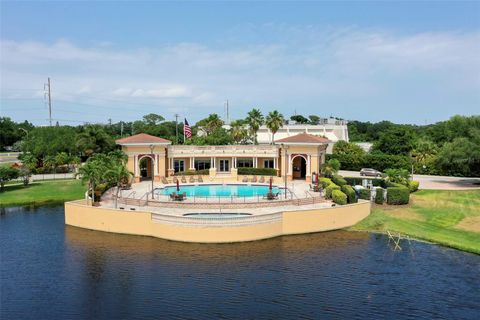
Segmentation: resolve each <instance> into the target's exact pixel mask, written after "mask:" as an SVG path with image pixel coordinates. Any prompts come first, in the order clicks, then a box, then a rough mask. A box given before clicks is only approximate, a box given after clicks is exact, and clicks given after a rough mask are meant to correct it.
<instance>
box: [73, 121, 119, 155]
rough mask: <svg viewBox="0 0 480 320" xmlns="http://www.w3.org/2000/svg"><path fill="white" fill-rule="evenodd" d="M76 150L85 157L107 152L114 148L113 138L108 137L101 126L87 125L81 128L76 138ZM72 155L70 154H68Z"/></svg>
mask: <svg viewBox="0 0 480 320" xmlns="http://www.w3.org/2000/svg"><path fill="white" fill-rule="evenodd" d="M75 146H76V148H77V149H78V150H79V151H80V152H81V153H83V154H84V155H86V156H92V155H93V154H95V153H102V152H108V151H111V150H113V149H114V148H115V142H114V141H113V138H112V137H111V136H109V135H108V134H107V133H106V132H105V130H104V129H103V128H102V126H99V125H87V126H85V127H83V128H81V130H80V133H79V134H78V135H77V137H76V143H75ZM70 153H72V152H70Z"/></svg>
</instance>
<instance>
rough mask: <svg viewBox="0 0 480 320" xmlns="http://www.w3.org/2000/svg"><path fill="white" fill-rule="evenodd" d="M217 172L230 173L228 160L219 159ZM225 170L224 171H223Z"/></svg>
mask: <svg viewBox="0 0 480 320" xmlns="http://www.w3.org/2000/svg"><path fill="white" fill-rule="evenodd" d="M219 162H220V163H219V166H218V167H219V168H218V171H219V172H230V160H229V159H220V161H219ZM225 169H226V170H225Z"/></svg>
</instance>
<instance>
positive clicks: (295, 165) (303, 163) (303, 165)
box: [292, 155, 307, 179]
mask: <svg viewBox="0 0 480 320" xmlns="http://www.w3.org/2000/svg"><path fill="white" fill-rule="evenodd" d="M306 175H307V159H305V157H304V156H302V155H296V156H294V157H293V158H292V178H293V179H305V177H306Z"/></svg>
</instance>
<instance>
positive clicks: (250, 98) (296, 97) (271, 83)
mask: <svg viewBox="0 0 480 320" xmlns="http://www.w3.org/2000/svg"><path fill="white" fill-rule="evenodd" d="M249 28H252V29H255V28H257V27H256V26H249ZM263 28H268V30H269V32H271V30H272V29H275V26H274V25H273V26H272V25H267V26H263ZM278 30H280V31H281V36H278V37H277V36H276V37H275V39H276V41H275V42H274V43H268V42H265V43H262V44H250V45H245V44H244V45H240V44H239V45H235V46H233V45H232V46H224V47H220V46H213V45H210V46H209V45H206V44H202V43H177V44H171V45H164V46H153V45H152V46H150V47H142V48H116V47H115V45H114V44H111V43H108V44H107V45H106V44H104V43H100V44H98V45H96V46H94V47H82V46H79V45H76V44H75V43H72V42H70V41H67V40H65V39H60V40H58V41H56V42H54V43H44V42H31V41H15V40H2V41H1V42H0V46H1V48H0V52H1V62H0V67H1V70H2V72H1V78H2V81H1V92H2V97H3V98H9V97H10V98H12V97H15V99H19V96H21V97H24V98H32V97H36V95H35V93H34V91H33V90H34V89H37V93H38V89H39V88H41V87H42V86H43V82H44V81H45V78H46V77H47V76H48V75H50V76H51V77H52V81H53V87H54V96H55V98H56V99H59V100H65V101H68V102H70V103H85V102H88V103H90V104H92V105H95V104H98V105H106V104H108V101H110V104H112V103H111V102H112V101H115V102H116V104H115V106H116V107H118V110H119V111H118V116H119V117H120V116H121V115H122V112H123V111H122V110H127V109H126V108H125V109H122V108H123V107H124V106H129V105H132V104H133V103H137V104H145V105H152V106H155V107H159V108H160V109H159V110H164V111H165V112H170V111H172V110H177V111H178V110H186V111H185V113H192V114H195V115H196V116H197V118H201V117H203V116H205V115H206V114H208V113H210V112H218V113H222V111H223V102H224V100H226V99H227V98H228V99H229V100H230V101H232V103H233V105H236V106H239V107H238V108H239V109H237V110H236V112H237V114H239V115H240V114H241V113H243V112H245V111H246V110H247V109H249V108H251V107H253V106H264V107H265V108H266V109H272V108H278V109H279V110H280V111H283V112H284V113H286V114H287V115H288V114H289V113H290V112H291V111H292V110H293V109H297V112H306V113H307V112H309V113H318V114H321V115H322V114H323V115H329V114H331V113H333V114H335V113H339V114H340V115H341V116H347V117H352V118H353V117H355V116H358V115H361V112H360V111H358V110H356V109H355V106H358V107H359V108H360V107H362V106H363V107H365V106H370V107H371V108H373V109H374V110H376V111H377V112H378V114H379V115H378V116H379V117H384V118H388V116H389V113H388V112H389V110H388V109H387V110H385V103H388V104H389V106H388V107H392V108H393V107H397V108H403V110H404V111H410V112H414V111H417V112H418V105H428V104H431V105H433V104H436V105H437V107H438V103H439V100H444V102H443V103H444V104H445V106H446V104H447V103H451V102H452V101H454V100H455V97H458V96H459V95H460V94H462V99H461V101H464V102H465V104H466V105H467V106H470V105H474V104H477V105H478V103H479V102H480V97H479V96H478V86H480V77H479V73H480V71H479V70H480V33H479V32H429V33H415V34H396V33H394V32H391V31H385V30H367V29H355V28H344V29H330V30H318V29H316V28H314V27H312V26H308V27H305V28H298V27H295V28H289V27H286V26H281V27H279V28H278ZM280 31H279V32H280ZM252 43H253V42H252ZM7 79H8V81H6V80H7ZM19 88H29V89H31V91H25V92H23V93H19V92H17V91H15V90H17V89H19ZM40 91H41V90H40ZM406 92H408V94H412V96H411V97H409V98H408V99H407V97H406V96H405V93H406ZM433 95H435V99H432V96H433ZM439 95H440V96H442V97H444V99H439V97H438V96H439ZM415 99H416V100H415ZM417 104H418V105H417ZM317 106H321V108H320V107H317ZM409 108H411V109H409ZM169 110H170V111H169ZM430 111H431V109H428V108H425V113H428V112H430ZM125 112H126V111H125ZM139 112H141V110H139ZM125 114H126V113H125ZM130 115H131V113H130ZM140 116H141V115H140V114H138V116H137V117H140ZM405 118H406V119H407V117H406V116H405Z"/></svg>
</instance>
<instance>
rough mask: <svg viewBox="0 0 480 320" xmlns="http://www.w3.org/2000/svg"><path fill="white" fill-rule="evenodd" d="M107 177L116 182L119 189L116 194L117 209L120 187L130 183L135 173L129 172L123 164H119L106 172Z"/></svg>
mask: <svg viewBox="0 0 480 320" xmlns="http://www.w3.org/2000/svg"><path fill="white" fill-rule="evenodd" d="M106 175H107V176H108V179H109V180H110V181H112V182H114V183H115V185H116V187H117V190H116V193H115V208H117V203H118V193H119V192H120V187H121V186H122V185H124V184H126V183H127V184H128V183H129V182H130V178H131V177H132V176H133V173H132V172H130V171H128V170H127V168H125V166H124V165H123V164H118V165H116V166H114V167H113V168H110V169H109V170H108V171H107V172H106Z"/></svg>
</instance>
